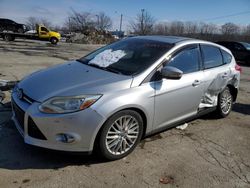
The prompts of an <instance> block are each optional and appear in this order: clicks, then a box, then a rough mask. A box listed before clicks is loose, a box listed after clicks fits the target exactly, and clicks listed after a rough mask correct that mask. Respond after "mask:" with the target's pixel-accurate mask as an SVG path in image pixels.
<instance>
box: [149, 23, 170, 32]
mask: <svg viewBox="0 0 250 188" xmlns="http://www.w3.org/2000/svg"><path fill="white" fill-rule="evenodd" d="M169 28H170V27H169V23H167V22H161V23H157V24H156V25H155V26H154V31H153V33H154V34H157V35H168V34H169Z"/></svg>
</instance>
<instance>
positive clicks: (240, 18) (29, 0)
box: [0, 0, 250, 29]
mask: <svg viewBox="0 0 250 188" xmlns="http://www.w3.org/2000/svg"><path fill="white" fill-rule="evenodd" d="M71 8H73V9H74V10H76V11H79V12H81V11H89V12H92V13H94V14H95V13H98V12H101V11H103V12H105V13H106V14H107V15H109V16H110V17H111V18H112V20H113V23H114V24H113V25H114V26H113V28H114V29H117V28H118V25H119V17H120V14H123V15H124V17H123V18H124V20H123V21H124V25H123V28H126V25H127V24H128V22H129V21H130V20H132V19H133V18H134V17H135V16H136V14H138V13H139V12H140V11H141V9H146V10H147V11H148V12H150V13H151V15H152V16H154V17H155V18H156V21H159V22H161V21H176V20H179V21H197V22H199V21H204V22H209V23H215V24H223V23H226V22H233V23H236V24H240V25H247V24H250V0H54V1H53V0H0V17H4V18H10V19H13V20H14V21H16V22H20V23H25V20H26V19H27V17H29V16H34V17H44V18H46V19H48V20H49V21H50V22H52V23H53V24H54V25H59V26H60V25H61V24H63V23H64V21H65V19H66V17H67V16H68V15H69V13H70V12H71Z"/></svg>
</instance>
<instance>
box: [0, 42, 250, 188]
mask: <svg viewBox="0 0 250 188" xmlns="http://www.w3.org/2000/svg"><path fill="white" fill-rule="evenodd" d="M97 47H99V46H96V45H80V44H65V43H59V44H58V45H57V46H51V45H50V44H48V43H46V42H36V41H29V40H26V41H24V40H17V41H15V42H10V43H5V42H3V41H0V79H9V80H19V79H21V78H22V77H24V76H25V75H27V74H29V73H31V72H33V71H35V70H38V69H43V68H47V67H49V66H52V65H55V64H58V63H63V62H65V60H71V59H76V58H79V57H81V56H83V55H84V54H86V53H87V52H89V51H92V50H94V49H96V48H97ZM249 83H250V67H245V66H243V74H242V77H241V87H240V91H239V95H238V100H237V102H236V104H235V105H234V108H233V111H232V113H231V114H230V116H228V117H227V118H225V119H214V118H213V117H212V116H204V117H201V118H199V119H196V120H194V121H191V122H188V125H189V126H188V127H187V128H186V129H185V130H183V131H181V130H177V129H170V130H167V131H165V132H161V133H159V134H156V135H154V136H151V137H149V138H146V139H144V140H142V141H141V143H140V145H139V146H138V147H137V148H136V149H135V151H134V152H133V153H132V154H130V155H129V156H128V157H126V158H124V159H122V160H118V161H113V162H106V161H103V160H102V159H100V158H99V157H98V156H96V155H92V156H84V155H75V154H68V153H62V152H55V151H50V150H46V149H41V148H36V147H32V146H29V145H26V144H24V143H23V140H22V138H21V136H20V135H19V133H18V132H17V130H16V128H15V127H14V124H13V123H12V122H11V121H10V120H9V119H10V116H11V113H10V112H9V111H5V112H0V148H1V150H0V187H4V188H8V187H38V188H39V187H190V188H193V187H199V188H200V187H206V188H207V187H225V188H229V187H244V188H245V187H250V139H249V138H250V85H249ZM5 102H6V103H7V102H9V95H8V97H7V99H6V100H5ZM163 183H167V184H163Z"/></svg>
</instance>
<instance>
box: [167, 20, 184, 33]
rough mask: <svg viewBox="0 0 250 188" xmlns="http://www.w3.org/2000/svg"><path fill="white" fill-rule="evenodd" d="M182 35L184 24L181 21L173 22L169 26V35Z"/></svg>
mask: <svg viewBox="0 0 250 188" xmlns="http://www.w3.org/2000/svg"><path fill="white" fill-rule="evenodd" d="M183 33H184V23H183V22H181V21H174V22H172V23H171V25H170V34H171V35H182V34H183Z"/></svg>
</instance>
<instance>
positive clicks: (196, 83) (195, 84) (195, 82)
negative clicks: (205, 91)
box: [192, 80, 201, 87]
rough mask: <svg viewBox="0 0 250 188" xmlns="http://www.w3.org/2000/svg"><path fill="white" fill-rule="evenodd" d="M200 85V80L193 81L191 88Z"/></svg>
mask: <svg viewBox="0 0 250 188" xmlns="http://www.w3.org/2000/svg"><path fill="white" fill-rule="evenodd" d="M200 84H201V82H200V80H195V81H194V82H193V83H192V86H194V87H195V86H198V85H200Z"/></svg>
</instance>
